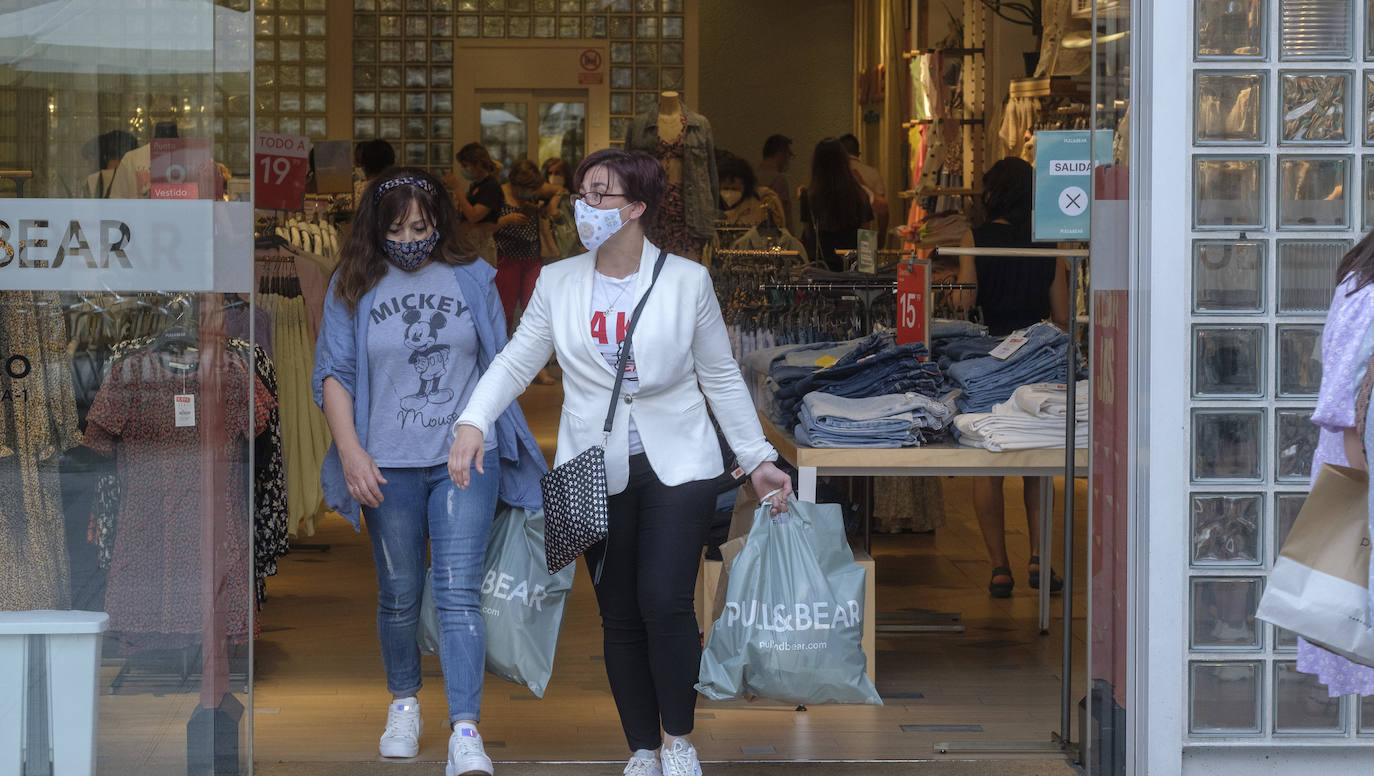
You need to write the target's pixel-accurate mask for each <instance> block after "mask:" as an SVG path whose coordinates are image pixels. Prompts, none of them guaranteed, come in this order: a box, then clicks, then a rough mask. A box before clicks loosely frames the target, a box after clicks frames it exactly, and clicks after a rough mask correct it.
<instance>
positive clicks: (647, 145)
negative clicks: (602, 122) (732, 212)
mask: <svg viewBox="0 0 1374 776" xmlns="http://www.w3.org/2000/svg"><path fill="white" fill-rule="evenodd" d="M682 115H683V116H684V117H685V118H686V119H687V130H686V137H685V138H684V139H683V142H684V146H685V147H684V148H683V151H682V189H683V192H682V195H683V197H684V198H685V199H686V210H687V232H688V233H689V234H691V235H692V236H693V237H698V238H700V239H702V240H709V239H710V238H711V236H712V235H714V234H715V233H716V217H717V215H718V211H717V204H716V203H717V202H719V201H720V177H719V175H717V173H716V141H715V137H714V136H712V134H711V122H710V121H707V119H706V117H705V116H703V115H701V114H700V113H695V112H693V111H690V110H687V108H686V107H685V106H684V107H683V108H682ZM625 150H626V151H643V152H645V153H647V154H649V155H651V156H655V157H657V156H658V111H657V110H654V111H650V112H648V113H641V114H640V115H638V116H635V118H634V121H632V122H630V131H629V133H628V134H627V135H626V136H625Z"/></svg>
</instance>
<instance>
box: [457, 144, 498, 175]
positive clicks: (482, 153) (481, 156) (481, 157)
mask: <svg viewBox="0 0 1374 776" xmlns="http://www.w3.org/2000/svg"><path fill="white" fill-rule="evenodd" d="M456 156H457V159H458V163H459V164H469V165H472V166H473V167H476V168H477V169H479V170H481V171H482V172H496V169H497V167H496V162H495V161H493V160H492V158H491V152H490V151H488V150H487V147H486V146H484V145H482V144H481V143H468V144H467V145H465V146H463V147H462V148H460V149H458V153H457V154H456Z"/></svg>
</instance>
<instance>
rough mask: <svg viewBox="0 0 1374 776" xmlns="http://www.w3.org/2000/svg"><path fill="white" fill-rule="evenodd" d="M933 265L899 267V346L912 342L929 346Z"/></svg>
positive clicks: (919, 263)
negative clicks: (931, 268)
mask: <svg viewBox="0 0 1374 776" xmlns="http://www.w3.org/2000/svg"><path fill="white" fill-rule="evenodd" d="M929 300H930V262H929V261H924V260H916V261H903V262H902V263H900V264H898V265H897V344H898V345H908V344H910V343H912V342H924V343H926V344H927V345H929V344H930V341H929V339H928V338H927V331H926V329H927V324H928V323H929V321H930V317H929V312H928V307H929Z"/></svg>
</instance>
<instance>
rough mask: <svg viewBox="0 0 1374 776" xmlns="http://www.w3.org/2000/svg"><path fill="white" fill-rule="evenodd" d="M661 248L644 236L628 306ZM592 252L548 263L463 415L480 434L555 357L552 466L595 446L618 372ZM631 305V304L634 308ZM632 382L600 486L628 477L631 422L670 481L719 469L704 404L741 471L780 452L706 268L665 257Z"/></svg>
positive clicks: (642, 327)
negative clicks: (601, 339) (597, 332)
mask: <svg viewBox="0 0 1374 776" xmlns="http://www.w3.org/2000/svg"><path fill="white" fill-rule="evenodd" d="M658 254H659V249H658V248H656V247H654V245H653V244H651V243H650V242H649V241H648V240H647V239H646V240H645V241H644V250H643V252H642V253H641V254H640V260H639V280H638V284H637V285H636V286H635V303H636V304H638V301H639V299H640V298H642V297H643V296H644V293H645V292H646V291H647V290H648V289H649V282H650V280H651V279H652V278H653V272H654V263H655V262H656V261H657V260H658ZM595 266H596V253H595V252H592V253H585V254H582V255H581V256H574V257H572V258H568V259H564V260H563V261H559V262H555V263H553V264H550V265H548V266H546V267H544V269H543V271H542V273H541V274H540V276H539V281H538V282H537V283H536V284H535V286H534V296H533V297H532V298H531V299H530V303H529V306H528V307H526V309H525V312H524V315H523V316H522V317H521V319H520V326H519V327H518V328H517V329H516V331H515V334H514V335H513V336H512V337H511V340H510V343H509V344H507V345H506V347H505V349H503V350H502V351H501V352H500V353H499V354H498V355H497V356H496V360H495V361H493V362H492V364H491V367H490V368H489V369H487V371H486V374H484V375H483V376H482V379H481V380H480V381H479V382H478V383H477V387H476V388H475V389H474V390H473V393H472V396H471V398H469V399H468V404H467V407H466V409H464V411H463V413H462V416H461V417H459V418H458V423H460V424H464V425H471V426H475V427H477V428H478V429H480V430H481V431H482V433H483V434H486V433H487V431H488V429H489V428H490V427H491V424H492V422H493V421H494V420H495V419H496V418H497V416H499V415H500V414H501V413H502V412H503V411H505V409H506V407H507V406H509V405H510V403H511V402H512V401H514V400H515V397H517V396H519V395H520V394H521V393H522V392H523V391H524V390H525V388H526V387H527V386H528V385H529V384H530V381H531V380H533V379H534V376H535V375H536V374H537V373H538V372H539V370H540V369H541V368H543V367H544V365H545V364H546V363H548V360H549V356H550V355H552V354H553V353H557V354H558V365H559V367H560V368H561V369H562V370H563V413H562V416H561V417H560V418H559V422H558V455H557V461H556V463H555V465H559V464H562V463H563V462H565V461H567V460H569V459H571V458H575V457H576V456H578V455H579V454H581V453H582V452H584V451H585V450H587V448H589V447H592V446H594V445H599V444H601V441H602V437H603V427H604V426H605V422H606V410H607V408H608V406H609V404H610V400H611V391H612V390H613V389H614V388H615V370H614V369H607V368H606V361H605V359H604V358H603V357H602V355H601V352H600V351H599V350H597V348H596V343H595V342H594V341H593V340H592V333H591V316H592V282H593V279H594V272H595ZM631 309H633V308H631ZM633 337H634V340H633V341H634V344H633V347H634V357H635V366H636V368H637V369H638V371H639V390H638V392H637V393H635V394H626V393H624V392H623V391H622V393H621V398H620V400H619V401H618V402H617V403H616V413H615V423H614V426H613V428H612V431H611V438H610V441H609V442H608V444H607V446H606V477H607V482H606V485H607V490H608V492H610V493H613V494H614V493H619V492H621V491H623V490H624V489H625V485H626V481H627V480H628V478H629V460H630V453H629V428H630V418H631V416H633V417H634V421H635V427H636V429H637V430H638V431H639V438H640V441H641V443H642V444H643V446H644V453H645V454H646V455H647V456H648V457H649V463H650V465H652V466H653V470H654V473H655V474H656V475H658V478H659V480H661V481H662V482H663V483H664V484H665V485H670V486H671V485H681V484H683V483H687V482H692V481H695V480H707V479H712V478H714V477H716V476H719V475H720V473H721V472H722V471H723V469H724V464H723V462H722V460H721V457H720V445H719V444H717V442H716V433H715V430H714V429H713V428H712V427H711V421H710V418H709V417H708V415H707V413H706V402H707V401H708V400H709V401H710V402H711V410H712V411H713V412H714V413H715V415H716V419H717V420H718V421H719V422H720V426H721V429H722V430H723V431H724V432H725V438H726V440H727V441H728V442H729V443H730V447H731V449H733V450H734V451H735V456H736V457H737V458H738V459H739V464H740V466H741V467H742V468H743V469H744V470H745V471H746V472H753V470H754V469H755V468H756V467H757V466H758V465H759V464H760V463H762V462H764V461H772V460H776V459H777V457H778V454H777V451H776V450H774V449H773V446H772V445H770V444H769V443H768V440H766V439H765V438H764V436H763V428H762V426H760V425H759V420H758V415H757V414H756V413H755V410H754V404H753V401H752V400H751V399H750V396H749V390H748V388H747V387H746V386H745V384H744V378H743V377H741V376H740V371H739V365H737V364H736V363H735V360H734V357H733V356H732V355H731V352H730V339H729V336H728V334H727V333H726V331H725V321H724V320H723V319H722V318H721V315H720V304H719V303H718V302H717V301H716V292H715V289H714V288H713V287H712V285H711V276H710V275H709V274H708V273H707V271H706V268H705V267H703V266H701V265H700V264H697V263H696V262H693V261H689V260H687V259H684V258H682V257H681V256H676V255H672V254H670V255H669V256H668V259H667V261H665V262H664V264H663V271H662V273H661V274H660V275H659V278H658V285H656V286H655V287H654V292H653V294H652V295H651V296H650V297H649V301H648V302H647V303H645V305H644V312H643V313H641V314H640V317H639V323H638V324H636V326H635V330H634V334H633Z"/></svg>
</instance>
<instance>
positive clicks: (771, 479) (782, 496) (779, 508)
mask: <svg viewBox="0 0 1374 776" xmlns="http://www.w3.org/2000/svg"><path fill="white" fill-rule="evenodd" d="M749 481H750V482H752V483H753V484H754V492H755V493H757V494H759V496H760V497H762V496H763V495H764V494H767V493H772V492H773V491H775V490H776V491H778V492H777V493H776V494H774V495H773V496H772V497H771V498H770V499H769V500H768V503H769V505H770V506H772V507H773V514H775V515H777V514H782V513H783V512H786V511H787V499H789V498H791V497H792V478H791V477H788V476H787V475H786V474H784V473H783V471H782V470H781V469H779V468H778V467H776V466H774V465H773V462H772V461H764V462H763V463H761V464H759V466H758V468H757V469H755V470H754V473H753V474H750V475H749Z"/></svg>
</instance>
